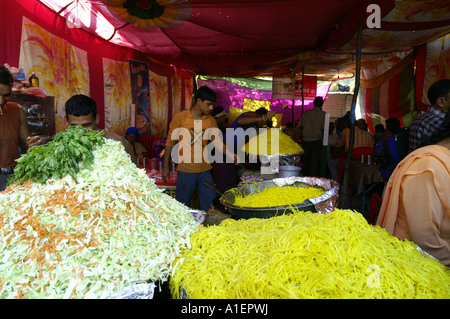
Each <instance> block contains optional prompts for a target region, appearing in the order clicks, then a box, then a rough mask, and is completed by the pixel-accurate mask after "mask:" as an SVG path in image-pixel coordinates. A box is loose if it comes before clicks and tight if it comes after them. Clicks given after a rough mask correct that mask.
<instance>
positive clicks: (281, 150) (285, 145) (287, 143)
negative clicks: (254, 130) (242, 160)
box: [243, 128, 303, 156]
mask: <svg viewBox="0 0 450 319" xmlns="http://www.w3.org/2000/svg"><path fill="white" fill-rule="evenodd" d="M275 130H277V131H278V132H277V133H276V134H275V133H273V132H275ZM272 135H274V136H276V135H279V139H278V142H277V143H276V144H278V152H276V151H275V150H272V147H271V145H272ZM260 140H261V141H263V142H264V143H262V147H260V145H259V144H260ZM266 145H267V147H266ZM243 150H244V151H245V152H246V153H248V154H250V155H254V156H255V155H276V154H293V153H302V152H303V149H302V147H301V146H300V145H299V144H298V143H296V142H294V141H293V140H292V138H291V137H290V136H289V135H286V134H285V133H283V132H282V131H280V130H279V129H274V128H271V129H267V130H264V131H263V132H261V133H260V134H258V135H257V136H255V137H252V138H251V139H250V140H249V141H248V143H247V144H245V145H244V146H243Z"/></svg>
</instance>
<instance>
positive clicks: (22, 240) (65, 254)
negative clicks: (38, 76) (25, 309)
mask: <svg viewBox="0 0 450 319" xmlns="http://www.w3.org/2000/svg"><path fill="white" fill-rule="evenodd" d="M93 154H94V162H93V164H92V167H90V169H89V170H88V169H82V170H80V171H79V172H78V174H77V176H76V177H77V179H76V180H75V179H73V178H72V177H71V176H70V175H67V176H65V177H63V178H60V179H53V178H51V179H49V180H47V182H46V183H44V184H40V183H35V182H31V181H30V180H28V181H27V182H25V183H23V184H21V185H20V184H19V183H13V184H11V185H10V186H9V187H8V188H7V189H6V190H5V191H4V192H0V251H1V252H2V254H1V256H0V298H106V297H108V296H111V295H112V294H114V293H117V292H120V291H121V290H122V289H124V288H126V287H129V286H132V285H134V284H136V283H141V282H144V281H157V280H162V281H165V280H167V278H168V276H169V272H170V267H171V264H172V262H173V261H174V259H175V258H176V257H178V256H179V255H180V254H181V252H182V251H183V250H185V249H188V248H189V247H190V236H191V234H192V233H194V232H195V231H197V229H198V227H199V224H198V223H197V222H196V221H195V219H194V217H193V216H192V214H190V212H189V208H188V207H186V206H184V205H183V204H181V203H179V202H177V201H176V200H175V199H173V198H172V197H170V196H168V195H166V194H164V193H163V192H162V191H161V190H159V189H158V188H157V187H156V185H155V184H154V182H153V180H152V179H150V178H148V176H147V175H146V173H145V171H144V170H141V169H139V168H137V167H136V166H135V165H134V164H133V163H132V162H131V160H130V157H129V155H128V154H127V153H126V152H125V150H124V148H123V146H122V144H121V143H120V142H117V141H113V140H109V139H105V143H104V144H103V145H101V146H99V147H97V148H96V149H94V151H93Z"/></svg>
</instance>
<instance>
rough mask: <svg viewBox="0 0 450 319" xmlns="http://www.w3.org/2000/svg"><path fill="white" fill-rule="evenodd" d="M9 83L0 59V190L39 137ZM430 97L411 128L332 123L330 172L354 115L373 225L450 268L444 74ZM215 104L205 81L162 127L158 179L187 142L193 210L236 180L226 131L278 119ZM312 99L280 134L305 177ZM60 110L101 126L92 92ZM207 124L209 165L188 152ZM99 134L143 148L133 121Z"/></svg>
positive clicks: (201, 145)
mask: <svg viewBox="0 0 450 319" xmlns="http://www.w3.org/2000/svg"><path fill="white" fill-rule="evenodd" d="M12 84H13V77H12V75H11V73H10V72H9V70H8V69H7V68H5V67H4V66H0V168H1V172H0V191H2V190H4V189H5V188H6V185H7V181H8V178H9V177H10V176H11V175H12V174H13V173H14V167H15V165H16V164H17V162H16V160H17V159H18V158H19V157H20V154H24V153H26V152H27V151H28V150H29V149H30V148H31V147H33V146H35V145H40V144H41V143H42V142H41V140H40V139H39V137H37V136H35V137H32V136H31V135H30V131H29V129H28V127H27V120H26V116H25V113H24V110H23V109H22V108H21V107H20V106H19V105H18V104H17V103H14V102H11V101H10V98H11V95H12ZM427 97H428V100H429V102H430V106H429V108H428V110H427V111H426V112H423V113H422V114H420V115H418V116H417V118H416V119H414V120H413V122H412V124H411V126H410V127H409V128H402V127H401V121H400V120H399V119H397V118H388V119H386V121H385V126H383V124H381V123H379V124H378V125H376V126H375V133H374V134H373V135H372V134H371V133H370V132H369V131H368V127H367V123H366V122H365V120H364V119H357V120H356V119H352V118H351V113H350V112H347V113H346V114H345V115H344V116H343V117H341V118H338V119H337V120H336V121H334V122H330V123H329V125H330V126H329V129H328V132H329V133H328V134H329V136H328V140H329V146H330V147H329V148H328V153H327V158H328V160H327V163H326V164H327V167H328V172H327V174H328V176H327V177H330V178H332V179H334V180H338V167H339V158H340V157H341V156H342V154H345V153H346V152H347V151H348V150H349V146H350V138H351V129H352V120H353V121H354V125H353V128H354V135H353V137H354V139H353V149H355V148H360V147H366V148H373V150H374V155H375V160H376V161H377V163H378V164H379V166H380V174H382V176H383V178H384V179H385V181H386V184H385V190H384V192H383V201H382V205H381V208H380V212H379V216H378V220H377V224H378V225H380V226H381V227H383V228H385V229H386V230H387V231H388V232H389V233H391V234H392V235H394V236H396V237H399V238H400V239H409V240H412V241H414V242H415V243H417V244H418V245H419V246H420V247H421V248H422V249H423V250H425V251H426V252H428V253H430V254H431V255H432V256H434V257H435V258H437V259H439V260H440V261H441V262H442V263H443V264H444V265H446V266H450V200H449V199H450V165H449V163H450V112H448V111H449V109H450V80H448V79H444V80H440V81H437V82H436V83H434V84H433V85H432V86H431V87H430V88H429V90H428V94H427ZM216 101H217V95H216V93H215V92H214V90H212V89H211V88H209V87H207V86H203V87H200V88H198V89H196V90H195V91H194V92H193V99H192V105H191V107H190V108H189V109H187V110H184V111H181V112H178V113H177V114H175V115H174V117H173V120H172V121H171V123H170V124H169V130H168V135H167V139H166V143H165V148H164V157H163V164H162V178H163V180H164V181H166V180H167V178H168V177H169V173H170V168H169V166H170V163H171V162H172V161H173V160H174V159H173V156H174V154H178V156H182V155H183V154H182V152H183V151H184V150H187V149H188V148H185V149H183V148H182V145H183V143H187V144H185V145H188V146H189V149H190V151H189V152H190V154H185V155H187V156H188V157H189V156H190V158H191V161H187V162H183V161H179V159H178V161H177V182H176V195H175V196H176V199H177V200H178V201H180V202H182V203H184V204H185V205H187V206H189V205H190V204H191V200H192V196H193V193H194V190H195V189H197V191H198V195H199V201H200V209H202V210H205V211H208V210H209V208H210V207H211V203H212V201H213V199H214V198H215V197H216V196H217V193H216V192H215V191H214V190H213V189H212V188H211V187H208V185H207V184H210V185H213V186H215V187H216V188H217V189H219V191H220V192H224V191H226V190H227V189H230V188H233V187H236V186H237V184H238V178H237V174H236V172H237V171H238V170H239V163H240V162H242V161H238V160H237V149H238V148H240V147H242V146H243V145H244V143H246V139H245V138H240V137H239V136H237V135H236V134H234V138H235V140H234V143H232V145H234V148H233V149H229V148H227V143H226V139H227V134H226V129H227V128H232V129H237V128H242V129H243V130H244V131H245V129H247V128H250V127H253V128H257V129H259V128H262V127H271V119H272V118H273V117H274V116H275V112H273V111H269V110H267V109H266V108H260V109H258V110H256V111H252V112H244V113H242V114H241V115H240V116H238V117H237V118H236V119H235V120H234V121H233V122H231V123H230V120H229V117H230V114H229V113H228V112H227V111H226V110H225V109H224V108H223V107H222V106H216V107H214V105H215V103H216ZM313 104H314V107H313V108H312V109H311V110H307V111H305V112H304V113H303V114H302V120H301V121H297V122H295V124H294V123H293V122H288V123H286V126H285V128H284V132H285V133H286V135H288V136H290V137H291V138H292V139H293V141H295V142H297V143H299V144H300V145H301V146H302V148H303V150H304V153H303V156H302V175H304V176H320V175H321V170H320V164H321V161H322V159H323V157H322V151H323V134H324V132H325V131H326V130H325V127H324V125H325V114H326V113H325V112H324V111H323V110H322V106H323V104H324V100H323V98H321V97H317V98H316V99H315V100H314V102H313ZM65 112H66V114H65V115H66V120H67V124H68V125H81V126H83V127H85V128H87V129H94V130H98V129H99V128H98V123H99V120H100V119H99V116H98V113H97V105H96V102H95V101H94V100H93V99H92V98H90V97H88V96H86V95H83V94H78V95H74V96H72V97H71V98H70V99H69V100H68V101H67V102H66V103H65ZM199 124H201V125H200V128H201V129H200V130H199V129H198V127H199ZM179 128H184V129H187V131H188V132H189V135H188V136H186V135H183V134H178V135H177V134H176V132H177V129H179ZM209 128H217V129H219V130H220V131H221V132H222V134H221V139H219V138H213V139H212V140H213V141H214V143H215V146H216V148H215V151H216V152H221V156H223V157H222V159H223V160H222V161H221V162H220V161H218V162H213V163H210V162H208V161H207V159H206V158H205V157H204V156H202V155H200V158H197V157H198V154H195V151H196V150H199V149H200V150H202V152H201V153H202V154H203V150H204V149H205V148H206V146H207V143H208V142H209V141H208V140H207V139H205V138H203V136H202V134H204V133H205V131H206V130H208V129H209ZM105 137H106V138H110V139H114V140H118V141H120V142H121V143H122V144H123V146H124V149H125V151H126V152H127V153H128V154H129V155H130V158H131V160H132V161H133V162H135V163H136V161H137V158H139V157H142V156H147V154H148V150H146V149H145V147H144V146H143V145H142V144H140V143H139V132H138V130H137V128H135V127H130V128H128V129H127V131H126V132H125V135H124V136H120V135H118V134H115V133H112V132H105ZM176 147H178V149H177V148H176ZM174 148H175V149H174ZM180 149H181V152H180ZM386 154H387V155H388V156H387V155H386ZM195 158H197V159H195ZM227 159H228V160H227ZM229 159H231V161H230V160H229ZM241 160H242V159H241ZM322 164H323V163H322Z"/></svg>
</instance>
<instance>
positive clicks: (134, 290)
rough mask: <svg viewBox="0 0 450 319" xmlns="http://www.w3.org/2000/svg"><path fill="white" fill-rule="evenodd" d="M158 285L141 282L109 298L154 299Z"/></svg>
mask: <svg viewBox="0 0 450 319" xmlns="http://www.w3.org/2000/svg"><path fill="white" fill-rule="evenodd" d="M155 288H156V285H155V284H154V283H153V282H151V283H141V284H136V285H134V286H131V287H129V288H126V289H124V290H122V291H120V292H118V293H115V294H113V295H111V296H109V297H108V298H107V299H153V295H154V292H155Z"/></svg>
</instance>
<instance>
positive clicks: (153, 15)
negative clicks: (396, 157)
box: [36, 0, 450, 77]
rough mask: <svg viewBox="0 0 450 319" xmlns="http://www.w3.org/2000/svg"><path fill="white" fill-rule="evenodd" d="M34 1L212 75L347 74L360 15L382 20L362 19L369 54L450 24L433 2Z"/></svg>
mask: <svg viewBox="0 0 450 319" xmlns="http://www.w3.org/2000/svg"><path fill="white" fill-rule="evenodd" d="M36 1H40V2H42V3H44V4H45V5H47V6H48V7H49V8H51V9H52V10H54V11H55V12H58V14H60V15H61V16H62V17H64V18H65V19H67V20H68V23H69V25H71V26H74V25H75V26H77V27H80V28H83V29H85V30H87V31H89V32H91V33H95V34H97V35H99V36H100V37H102V38H104V39H107V40H109V41H111V42H112V43H115V44H119V45H123V46H128V47H132V48H135V49H137V50H139V51H142V52H145V53H147V54H148V55H149V56H150V57H152V58H153V59H155V60H158V61H161V62H163V63H167V64H174V65H176V66H177V67H179V68H182V69H185V70H187V71H190V72H192V73H195V74H207V75H214V76H233V77H250V76H256V75H287V74H292V73H293V72H295V71H299V70H301V68H302V67H303V66H305V65H306V71H307V72H311V73H318V72H322V74H323V73H324V72H323V71H325V73H333V74H336V73H337V69H340V73H344V72H350V73H351V72H353V70H354V53H355V49H356V48H355V34H356V26H357V22H358V21H359V20H363V21H365V22H366V21H369V22H370V21H375V20H373V19H372V18H374V17H379V18H380V19H381V24H380V28H373V26H372V25H370V24H369V23H365V30H364V37H363V49H362V51H363V53H368V54H369V55H367V58H368V59H371V58H373V57H371V56H370V55H371V54H375V53H383V54H386V53H390V52H394V51H398V50H400V51H402V50H410V49H412V48H413V47H414V46H416V45H419V44H421V43H424V42H426V41H427V40H428V39H431V38H433V37H437V36H439V35H442V34H445V33H446V32H448V31H449V24H450V23H449V22H450V7H449V5H448V4H445V2H441V1H435V0H408V1H393V0H378V1H374V0H347V1H340V0H297V1H293V0H259V1H258V0H235V1H232V2H230V1H229V0H210V1H205V0H188V1H186V0H141V1H139V0H114V1H112V0H76V1H74V0H36ZM373 4H375V5H376V6H377V7H376V8H378V11H371V10H369V9H370V8H372V7H370V8H369V6H370V5H373ZM371 27H372V28H371ZM412 31H415V32H412ZM405 39H406V40H405ZM349 53H350V54H349ZM336 54H338V58H337V56H336ZM343 54H347V55H343ZM377 58H379V57H377Z"/></svg>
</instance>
